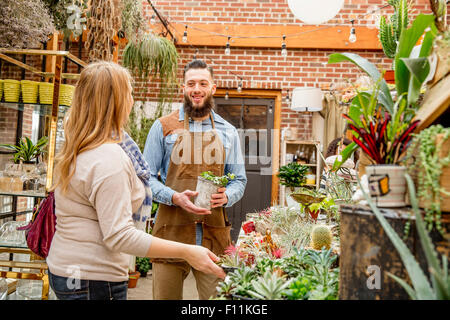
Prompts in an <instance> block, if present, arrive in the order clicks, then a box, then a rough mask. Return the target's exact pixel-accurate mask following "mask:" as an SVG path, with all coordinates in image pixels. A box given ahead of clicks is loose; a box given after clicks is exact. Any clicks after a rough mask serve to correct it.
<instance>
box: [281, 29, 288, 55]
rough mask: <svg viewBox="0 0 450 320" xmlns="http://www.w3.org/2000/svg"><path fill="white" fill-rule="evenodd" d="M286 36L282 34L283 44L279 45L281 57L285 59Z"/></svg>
mask: <svg viewBox="0 0 450 320" xmlns="http://www.w3.org/2000/svg"><path fill="white" fill-rule="evenodd" d="M285 41H286V36H285V35H284V34H283V42H282V43H281V56H282V57H284V58H286V57H287V49H286V42H285Z"/></svg>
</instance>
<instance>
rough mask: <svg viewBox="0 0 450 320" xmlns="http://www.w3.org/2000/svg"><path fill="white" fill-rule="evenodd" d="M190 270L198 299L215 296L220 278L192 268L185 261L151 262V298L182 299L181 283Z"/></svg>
mask: <svg viewBox="0 0 450 320" xmlns="http://www.w3.org/2000/svg"><path fill="white" fill-rule="evenodd" d="M191 270H192V273H193V274H194V277H195V281H196V283H197V292H198V296H199V299H200V300H208V299H209V298H210V297H211V296H216V294H217V291H216V287H217V285H218V284H219V282H220V278H217V277H216V276H214V275H209V274H206V273H203V272H200V271H198V270H195V269H194V268H192V267H191V266H190V265H189V264H188V263H187V262H176V263H152V277H153V299H154V300H182V299H183V283H184V280H185V279H186V277H187V276H188V275H189V272H190V271H191Z"/></svg>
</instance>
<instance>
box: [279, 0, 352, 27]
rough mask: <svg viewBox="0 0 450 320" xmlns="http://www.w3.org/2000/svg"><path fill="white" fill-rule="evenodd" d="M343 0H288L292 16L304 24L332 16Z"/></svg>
mask: <svg viewBox="0 0 450 320" xmlns="http://www.w3.org/2000/svg"><path fill="white" fill-rule="evenodd" d="M343 4H344V0H288V5H289V8H290V9H291V11H292V13H293V14H294V16H295V17H296V18H297V19H299V20H301V21H303V22H304V23H306V24H321V23H325V22H327V21H328V20H330V19H332V18H334V17H335V16H336V15H337V14H338V12H339V11H340V10H341V8H342V6H343Z"/></svg>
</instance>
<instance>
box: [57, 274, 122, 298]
mask: <svg viewBox="0 0 450 320" xmlns="http://www.w3.org/2000/svg"><path fill="white" fill-rule="evenodd" d="M48 278H49V283H50V287H51V288H52V290H53V291H54V292H55V294H56V297H57V298H58V299H59V300H127V290H128V281H122V282H110V281H99V280H80V279H73V278H66V277H60V276H57V275H55V274H52V273H51V272H50V270H49V271H48Z"/></svg>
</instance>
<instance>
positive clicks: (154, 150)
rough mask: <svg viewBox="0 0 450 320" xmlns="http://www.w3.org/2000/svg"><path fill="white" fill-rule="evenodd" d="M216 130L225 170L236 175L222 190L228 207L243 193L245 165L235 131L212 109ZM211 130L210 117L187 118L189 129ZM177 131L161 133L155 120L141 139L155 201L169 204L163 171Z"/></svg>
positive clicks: (245, 181) (170, 200) (171, 192)
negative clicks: (223, 156) (144, 137)
mask: <svg viewBox="0 0 450 320" xmlns="http://www.w3.org/2000/svg"><path fill="white" fill-rule="evenodd" d="M179 113H180V115H179V120H180V121H183V120H184V109H183V107H181V108H180V112H179ZM212 114H213V118H214V125H215V127H216V131H217V133H218V134H219V136H220V139H221V141H222V143H223V146H224V148H225V174H227V173H234V174H235V176H236V178H235V179H234V180H231V181H230V182H229V183H228V185H227V186H226V188H227V190H226V191H225V194H226V195H227V197H228V203H227V204H226V207H231V206H232V205H233V204H235V203H236V202H238V201H239V200H240V199H241V198H242V196H243V195H244V190H245V186H246V184H247V176H246V174H245V165H244V160H243V157H242V151H241V145H240V139H239V135H238V132H237V130H236V128H235V127H233V126H232V125H231V124H230V123H228V122H227V121H225V120H224V119H223V118H222V117H221V116H219V115H218V114H217V113H215V112H214V111H212ZM209 130H212V126H211V120H210V118H207V119H206V120H204V121H202V122H200V121H193V120H189V131H191V132H202V131H209ZM177 136H178V135H177V134H176V133H175V134H169V135H167V136H166V137H164V136H163V131H162V125H161V122H160V121H159V120H156V121H155V122H154V123H153V126H152V127H151V129H150V131H149V133H148V136H147V141H146V142H145V148H144V158H145V160H146V161H147V163H148V164H149V166H150V174H151V176H150V187H151V189H152V192H153V198H154V200H155V201H157V202H160V203H164V204H166V205H172V196H173V194H174V193H175V191H174V190H173V189H171V188H169V187H167V186H165V185H164V184H165V182H166V177H167V171H168V170H169V163H170V155H171V154H172V148H173V145H174V143H175V141H176V139H177ZM158 172H159V173H160V174H161V179H162V181H163V183H161V182H160V181H158Z"/></svg>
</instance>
